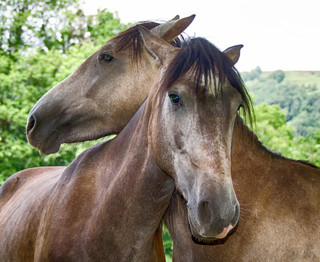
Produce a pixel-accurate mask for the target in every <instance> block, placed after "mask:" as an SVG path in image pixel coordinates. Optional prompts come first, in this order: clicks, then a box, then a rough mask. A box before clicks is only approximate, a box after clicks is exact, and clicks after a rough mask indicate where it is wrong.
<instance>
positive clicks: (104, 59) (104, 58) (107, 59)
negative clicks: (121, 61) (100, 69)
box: [99, 53, 113, 63]
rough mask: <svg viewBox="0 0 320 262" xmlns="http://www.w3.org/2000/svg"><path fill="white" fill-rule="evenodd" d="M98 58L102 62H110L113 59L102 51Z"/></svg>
mask: <svg viewBox="0 0 320 262" xmlns="http://www.w3.org/2000/svg"><path fill="white" fill-rule="evenodd" d="M99 60H100V61H102V62H106V63H110V62H111V61H112V60H113V56H111V55H109V54H106V53H104V54H101V55H100V56H99Z"/></svg>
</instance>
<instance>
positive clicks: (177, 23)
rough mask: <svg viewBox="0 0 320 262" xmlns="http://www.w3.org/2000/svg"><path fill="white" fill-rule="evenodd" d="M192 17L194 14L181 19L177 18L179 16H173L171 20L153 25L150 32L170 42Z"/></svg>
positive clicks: (186, 25) (190, 21)
mask: <svg viewBox="0 0 320 262" xmlns="http://www.w3.org/2000/svg"><path fill="white" fill-rule="evenodd" d="M194 18H195V15H191V16H188V17H185V18H181V19H179V16H175V17H174V18H173V19H172V20H170V21H168V22H166V23H164V24H161V25H158V26H156V27H154V28H153V29H152V30H151V32H152V34H154V35H155V36H157V37H160V38H162V39H164V40H166V41H167V42H172V41H173V40H174V39H175V38H176V37H177V36H178V35H180V34H181V33H182V32H183V31H184V30H185V29H186V28H187V27H188V26H189V25H190V24H191V23H192V21H193V19H194Z"/></svg>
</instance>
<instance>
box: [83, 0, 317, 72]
mask: <svg viewBox="0 0 320 262" xmlns="http://www.w3.org/2000/svg"><path fill="white" fill-rule="evenodd" d="M83 8H84V10H85V12H86V14H94V13H96V10H97V9H98V8H100V9H103V8H107V9H108V10H109V11H111V12H118V15H119V17H120V19H121V22H123V23H128V22H138V21H145V20H160V21H161V20H169V19H171V18H173V17H174V16H175V15H176V14H179V15H180V17H183V16H189V15H191V14H196V18H195V20H194V21H193V24H192V25H191V26H190V27H189V28H188V29H187V33H188V34H189V35H190V36H194V35H195V36H201V37H205V38H207V39H208V40H210V41H211V42H212V43H213V44H215V45H216V46H217V47H218V48H220V49H221V50H224V49H226V48H228V47H229V46H232V45H236V44H243V45H244V48H243V49H242V53H241V58H240V60H239V62H238V64H237V66H236V67H237V68H238V70H239V71H250V70H252V69H254V68H256V67H257V66H260V67H261V69H262V70H264V71H269V70H278V69H281V70H313V71H320V0H304V1H302V0H267V1H261V0H219V1H216V0H193V1H188V0H185V1H180V0H158V1H150V0H149V1H145V0H140V1H139V0H85V4H84V5H83Z"/></svg>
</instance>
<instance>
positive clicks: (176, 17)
mask: <svg viewBox="0 0 320 262" xmlns="http://www.w3.org/2000/svg"><path fill="white" fill-rule="evenodd" d="M179 18H180V16H179V15H176V16H175V17H174V18H172V19H171V20H170V21H175V20H178V19H179Z"/></svg>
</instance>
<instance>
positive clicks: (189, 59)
mask: <svg viewBox="0 0 320 262" xmlns="http://www.w3.org/2000/svg"><path fill="white" fill-rule="evenodd" d="M188 72H191V73H192V74H193V75H194V87H195V88H196V90H197V91H198V90H199V89H200V86H202V87H203V86H204V88H208V86H210V85H211V84H212V83H213V84H214V88H215V89H216V90H218V89H221V90H222V87H223V86H224V83H225V81H226V79H227V80H228V81H229V82H230V84H231V85H232V87H233V88H235V89H236V90H237V91H238V92H239V93H240V95H241V97H242V107H243V109H244V113H245V116H248V117H249V120H250V124H252V120H253V107H252V101H251V98H250V96H249V94H248V91H247V90H246V88H245V86H244V83H243V81H242V79H241V76H240V74H239V73H238V71H237V70H236V69H235V67H234V66H233V65H232V62H231V60H230V59H229V57H227V56H226V55H225V54H224V53H223V52H221V51H220V50H219V49H218V48H217V47H215V46H214V45H213V44H212V43H210V42H209V41H208V40H206V39H204V38H200V37H197V38H191V39H188V40H186V41H184V42H183V43H182V46H181V48H180V50H179V52H178V53H177V55H176V56H175V58H174V59H173V61H172V62H171V63H170V65H169V67H168V69H167V70H166V72H165V75H164V77H163V82H162V88H164V89H167V88H168V87H170V86H171V85H172V84H173V83H174V82H175V81H177V80H179V79H181V78H182V77H183V76H185V75H186V74H187V73H188ZM222 91H223V90H222Z"/></svg>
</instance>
